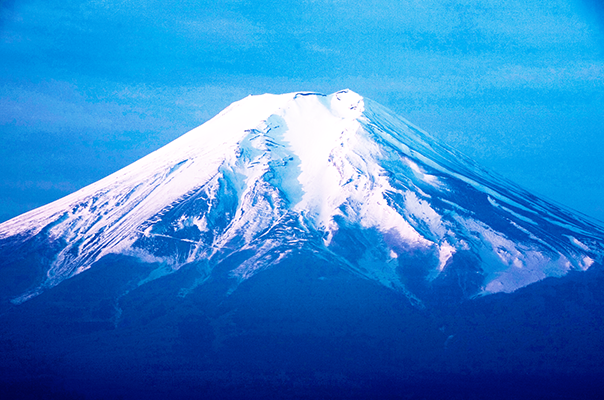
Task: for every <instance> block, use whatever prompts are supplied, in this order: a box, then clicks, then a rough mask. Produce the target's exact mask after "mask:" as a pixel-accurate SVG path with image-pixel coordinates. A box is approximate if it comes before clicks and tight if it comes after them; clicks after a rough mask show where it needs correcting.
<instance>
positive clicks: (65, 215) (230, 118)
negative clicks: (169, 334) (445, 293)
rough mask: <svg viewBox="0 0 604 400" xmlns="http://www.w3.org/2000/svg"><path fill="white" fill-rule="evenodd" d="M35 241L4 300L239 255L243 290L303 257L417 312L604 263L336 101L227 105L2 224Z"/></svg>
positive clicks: (432, 145)
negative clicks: (96, 277) (345, 272)
mask: <svg viewBox="0 0 604 400" xmlns="http://www.w3.org/2000/svg"><path fill="white" fill-rule="evenodd" d="M35 237H37V238H43V240H42V242H43V243H44V245H48V246H50V247H51V248H52V249H54V250H53V253H52V257H48V259H47V261H46V264H45V265H43V271H44V274H45V276H44V277H43V279H42V283H41V284H37V285H35V286H34V287H30V288H29V289H28V290H27V291H26V292H25V293H23V294H21V295H19V296H17V297H15V298H14V299H13V302H14V303H16V304H18V303H20V302H23V301H25V300H27V299H28V298H30V297H32V296H35V295H36V294H38V293H40V292H41V291H42V290H44V289H45V288H49V287H53V286H55V285H57V284H59V283H60V282H62V281H63V280H65V279H68V278H70V277H72V276H74V275H76V274H79V273H81V272H83V271H85V270H87V269H89V268H91V267H94V263H95V262H96V261H98V260H100V259H101V258H102V257H103V256H105V255H107V254H112V253H118V254H126V255H131V256H136V257H138V258H140V259H141V260H144V261H149V262H159V263H160V265H161V267H159V269H158V270H156V271H154V272H153V273H151V274H150V275H149V277H148V278H147V279H145V280H143V281H141V282H140V284H141V285H142V284H144V283H146V282H148V281H151V280H153V279H156V278H157V277H160V276H162V275H165V274H169V273H171V272H174V271H176V270H178V269H179V268H181V267H182V266H183V265H187V264H191V263H199V264H200V265H204V266H205V267H204V268H206V270H207V271H206V274H207V276H210V275H211V274H212V269H213V266H215V265H217V264H218V263H219V262H221V261H223V260H225V259H227V258H228V257H232V256H233V255H235V254H239V255H240V257H241V262H239V263H238V264H237V266H236V267H235V268H234V269H232V270H231V271H230V275H231V277H232V278H233V281H234V282H240V281H242V280H245V279H248V278H249V277H251V276H253V275H254V274H256V273H258V272H259V271H261V270H263V269H265V268H268V267H271V266H276V265H277V264H278V263H279V261H280V260H282V259H283V258H285V257H290V256H292V255H293V254H294V253H295V250H296V249H300V248H302V247H304V248H308V249H312V251H314V252H316V253H317V254H322V256H323V257H328V258H330V259H332V260H333V262H334V263H337V264H338V265H341V266H342V267H343V268H346V269H349V270H351V271H354V272H355V273H357V274H359V275H362V276H364V277H366V278H368V279H373V280H376V281H378V282H380V283H381V284H383V285H386V286H388V287H391V288H393V289H394V290H400V291H403V292H404V293H406V294H407V295H408V296H409V298H410V299H412V300H414V301H418V302H419V301H421V300H420V297H422V295H421V294H422V293H424V292H425V291H430V290H432V291H433V290H438V285H439V284H445V283H447V282H456V283H455V284H457V285H460V287H461V289H460V290H462V291H463V295H464V296H466V297H469V296H475V295H479V294H488V293H495V292H511V291H514V290H516V289H518V288H520V287H523V286H526V285H528V284H530V283H533V282H536V281H538V280H541V279H544V278H546V277H549V276H563V275H565V274H566V273H567V272H569V271H570V270H586V269H588V268H589V267H590V266H591V265H592V264H593V263H594V262H601V260H602V255H603V254H604V247H603V245H602V243H604V242H603V240H602V239H603V238H604V230H603V228H602V227H600V226H599V225H598V224H597V223H595V222H591V221H589V220H588V219H587V218H585V217H581V216H577V215H575V214H573V213H572V212H569V211H566V210H564V209H563V208H562V207H560V206H557V205H554V204H551V203H549V202H547V201H544V200H542V199H539V198H538V197H536V196H534V195H532V194H530V193H528V192H526V191H524V190H523V189H521V188H519V187H517V186H515V185H514V184H512V183H510V182H508V181H506V180H504V179H502V178H501V177H498V176H496V175H494V174H491V173H489V172H487V171H485V170H483V169H481V168H480V167H478V166H477V165H475V164H474V163H473V162H472V161H470V160H468V159H467V158H465V157H464V156H462V155H460V154H459V153H457V152H455V151H453V150H451V149H448V148H447V147H446V146H444V145H441V144H439V143H437V142H436V141H435V140H434V139H433V138H431V137H430V136H429V135H428V134H426V133H425V132H423V131H421V130H420V129H418V128H417V127H415V126H413V125H412V124H410V123H409V122H407V121H405V120H403V119H401V118H399V117H397V116H396V115H394V114H393V113H392V112H391V111H389V110H387V109H385V108H384V107H382V106H380V105H378V104H376V103H374V102H372V101H370V100H367V99H364V98H362V97H361V96H359V95H358V94H356V93H354V92H351V91H349V90H344V91H341V92H337V93H334V94H332V95H329V96H325V95H321V94H316V93H290V94H284V95H270V94H266V95H261V96H249V97H247V98H245V99H243V100H241V101H238V102H236V103H233V104H232V105H231V106H229V107H228V108H226V109H225V110H224V111H222V112H221V113H220V114H219V115H217V116H216V117H214V118H213V119H212V120H210V121H208V122H207V123H205V124H203V125H201V126H200V127H198V128H196V129H193V130H192V131H190V132H188V133H186V134H185V135H183V136H181V137H180V138H178V139H177V140H175V141H173V142H171V143H170V144H168V145H166V146H165V147H163V148H161V149H159V150H157V151H155V152H154V153H151V154H149V155H148V156H146V157H144V158H142V159H140V160H139V161H137V162H135V163H133V164H131V165H129V166H127V167H126V168H124V169H122V170H120V171H118V172H116V173H114V174H112V175H110V176H108V177H106V178H104V179H102V180H100V181H98V182H96V183H94V184H92V185H90V186H87V187H85V188H83V189H81V190H79V191H77V192H75V193H73V194H71V195H69V196H66V197H64V198H62V199H60V200H57V201H55V202H53V203H51V204H48V205H46V206H44V207H41V208H38V209H36V210H33V211H30V212H28V213H26V214H23V215H21V216H18V217H16V218H14V219H12V220H10V221H7V222H5V223H3V224H0V245H1V244H2V243H3V242H4V243H9V242H10V243H14V242H15V241H18V242H23V243H25V242H27V241H28V240H31V239H32V238H35ZM38 242H39V241H38ZM200 284H203V282H202V281H200V282H196V283H195V284H194V285H200ZM235 287H236V285H235V286H234V288H235ZM185 289H186V288H183V290H185ZM190 289H191V288H188V289H186V290H190ZM186 290H185V293H186ZM233 290H234V289H233Z"/></svg>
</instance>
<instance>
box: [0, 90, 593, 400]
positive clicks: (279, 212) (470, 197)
mask: <svg viewBox="0 0 604 400" xmlns="http://www.w3.org/2000/svg"><path fill="white" fill-rule="evenodd" d="M603 239H604V228H603V227H602V226H601V225H600V223H599V222H596V221H592V220H590V219H589V218H588V217H585V216H581V215H578V214H577V213H574V212H572V211H569V210H566V209H565V208H564V207H562V206H559V205H556V204H553V203H552V202H549V201H546V200H543V199H541V198H539V197H537V196H535V195H533V194H531V193H529V192H527V191H526V190H524V189H521V188H520V187H518V186H516V185H514V184H513V183H511V182H509V181H507V180H505V179H503V178H501V177H499V176H497V175H495V174H493V173H490V172H488V171H486V170H484V169H482V168H480V167H479V166H478V165H476V164H475V163H474V162H472V161H471V160H469V159H467V158H466V157H464V156H463V155H461V154H460V153H458V152H456V151H455V150H453V149H450V148H448V147H447V146H446V145H443V144H440V143H438V142H437V141H436V140H434V139H433V138H432V137H430V136H429V135H428V134H427V133H425V132H423V131H422V130H420V129H419V128H417V127H415V126H413V125H412V124H411V123H409V122H408V121H406V120H404V119H402V118H400V117H397V116H396V115H394V114H393V113H392V112H391V111H389V110H387V109H386V108H384V107H382V106H380V105H379V104H377V103H375V102H373V101H371V100H368V99H364V98H363V97H361V96H359V95H358V94H356V93H354V92H351V91H349V90H344V91H340V92H337V93H334V94H332V95H329V96H325V95H321V94H317V93H291V94H284V95H268V94H267V95H262V96H250V97H247V98H245V99H243V100H241V101H239V102H236V103H233V104H232V105H231V106H229V107H228V108H227V109H225V110H224V111H222V112H221V113H220V114H219V115H217V116H216V117H215V118H213V119H212V120H210V121H208V122H207V123H205V124H204V125H202V126H200V127H198V128H196V129H194V130H192V131H190V132H188V133H186V134H185V135H183V136H181V137H180V138H178V139H177V140H175V141H173V142H172V143H170V144H168V145H166V146H165V147H163V148H161V149H159V150H157V151H155V152H154V153H151V154H150V155H148V156H146V157H144V158H142V159H140V160H139V161H137V162H135V163H133V164H131V165H129V166H127V167H126V168H124V169H122V170H120V171H118V172H116V173H114V174H112V175H110V176H108V177H106V178H104V179H102V180H100V181H98V182H96V183H93V184H92V185H90V186H87V187H85V188H83V189H81V190H79V191H77V192H75V193H73V194H71V195H69V196H66V197H65V198H62V199H60V200H57V201H55V202H53V203H51V204H48V205H46V206H44V207H41V208H38V209H36V210H33V211H30V212H28V213H26V214H23V215H21V216H18V217H16V218H14V219H12V220H9V221H6V222H4V223H2V224H0V320H2V321H0V322H2V328H0V338H1V339H0V350H2V351H3V353H4V354H5V355H6V356H7V357H6V359H8V360H12V361H11V362H8V363H6V364H5V366H4V367H2V368H3V370H2V368H0V372H2V373H3V374H2V375H3V376H4V378H3V380H2V382H3V383H4V386H5V387H6V389H5V392H6V393H7V394H10V395H11V396H13V397H15V396H16V397H19V396H21V397H24V398H25V397H27V396H31V397H35V398H40V396H41V395H42V393H44V395H46V396H54V395H55V394H56V397H57V398H65V397H66V396H70V395H73V396H75V397H77V396H88V397H90V398H107V397H116V396H118V395H119V396H125V397H128V398H129V397H141V395H142V394H144V397H154V396H157V397H158V398H160V397H161V398H163V397H165V396H166V395H168V394H169V395H170V396H172V397H175V396H176V397H177V398H178V397H182V398H191V397H193V396H197V395H202V394H203V396H204V397H206V398H207V397H210V398H211V397H221V396H227V397H246V398H250V397H254V396H258V397H265V396H266V395H267V394H271V393H272V394H274V393H275V391H277V390H278V391H279V392H280V393H281V394H282V397H297V398H299V397H316V395H317V393H323V394H329V396H326V397H350V396H352V397H354V396H359V397H362V398H367V397H376V398H377V397H380V398H383V397H388V396H392V397H397V396H400V395H401V393H410V395H414V396H424V398H425V397H430V396H433V397H434V398H436V397H441V394H442V393H441V392H439V391H440V390H442V391H444V392H446V393H449V394H451V395H453V394H455V393H457V394H458V395H459V397H460V398H471V397H468V394H469V393H472V394H473V396H478V392H476V391H475V390H474V388H475V387H476V385H478V384H482V385H484V377H485V376H488V377H489V381H490V382H491V383H490V384H489V385H490V386H488V385H487V386H483V389H485V388H487V387H488V388H489V389H492V388H497V390H498V391H499V392H501V393H503V394H502V396H504V397H502V398H508V397H509V395H514V396H515V397H518V396H519V395H520V394H519V393H516V392H514V390H515V389H514V388H513V387H512V386H514V385H511V386H510V384H509V382H511V380H518V379H525V382H524V383H525V384H526V383H530V384H531V385H529V386H530V387H531V388H533V389H527V391H525V392H522V393H521V394H522V395H526V397H527V398H528V397H534V396H535V395H536V394H542V393H543V391H544V390H546V392H547V391H549V392H548V393H549V397H548V398H551V397H552V396H554V395H555V396H566V395H567V392H568V391H570V392H569V393H572V395H573V396H577V395H578V396H579V397H581V396H584V397H586V398H587V397H590V396H591V395H592V394H594V393H595V392H596V391H597V390H599V389H600V387H599V386H598V385H599V383H598V382H600V381H601V379H598V378H600V377H601V374H602V372H603V371H604V366H603V365H602V362H601V361H600V360H602V359H604V358H602V357H601V356H602V355H604V354H602V353H603V350H602V346H601V345H602V340H603V339H604V335H603V334H602V332H601V328H600V326H603V325H602V322H604V314H603V313H602V311H600V310H601V308H602V307H601V306H602V304H603V303H602V301H604V299H603V296H602V294H601V290H600V287H601V286H600V283H602V260H603V255H604V240H603ZM588 355H589V356H588ZM435 374H437V375H439V376H441V377H442V379H440V378H439V379H435V377H434V376H435ZM559 377H562V378H559ZM577 377H581V379H580V380H579V381H578V380H577ZM591 378H593V379H591ZM568 380H573V381H574V382H580V384H578V383H577V384H575V385H565V384H563V382H567V381H568ZM586 380H587V381H586ZM108 382H112V383H111V384H108ZM150 382H154V383H153V384H150ZM535 382H539V383H538V384H536V383H535ZM469 388H472V390H469ZM544 388H547V389H544ZM596 389H597V390H596ZM506 390H507V391H506ZM510 390H511V392H510ZM1 393H2V392H0V394H1ZM453 398H456V397H453ZM474 398H481V397H474Z"/></svg>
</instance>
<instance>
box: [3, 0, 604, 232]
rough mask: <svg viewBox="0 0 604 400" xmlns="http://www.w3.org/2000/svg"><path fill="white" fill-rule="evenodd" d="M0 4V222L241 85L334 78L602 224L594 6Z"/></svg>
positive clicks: (601, 70)
mask: <svg viewBox="0 0 604 400" xmlns="http://www.w3.org/2000/svg"><path fill="white" fill-rule="evenodd" d="M543 3H547V4H543ZM0 4H1V6H0V7H1V8H0V221H3V220H6V219H8V218H11V217H13V216H16V215H18V214H20V213H22V212H25V211H27V210H29V209H32V208H35V207H37V206H40V205H43V204H45V203H47V202H49V201H52V200H54V199H57V198H59V197H61V196H63V195H66V194H68V193H70V192H72V191H74V190H76V189H78V188H80V187H82V186H84V185H86V184H89V183H91V182H93V181H95V180H98V179H100V178H102V177H104V176H106V175H108V174H109V173H111V172H114V171H115V170H117V169H119V168H121V167H123V166H125V165H127V164H129V163H130V162H132V161H134V160H136V159H138V158H140V157H141V156H143V155H145V154H147V153H149V152H151V151H153V150H155V149H157V148H159V147H161V146H162V145H164V144H166V143H168V142H169V141H171V140H172V139H174V138H176V137H178V136H179V135H181V134H183V133H185V132H186V131H188V130H189V129H192V128H194V127H195V126H198V125H200V124H201V123H203V122H205V121H206V120H208V119H209V118H211V117H212V116H213V115H215V114H216V113H218V112H219V111H220V110H221V109H223V108H224V107H226V106H227V105H228V104H230V103H231V102H233V101H235V100H238V99H240V98H243V97H245V96H247V95H248V94H260V93H265V92H271V93H283V92H291V91H298V90H313V91H319V92H324V93H331V92H334V91H337V90H340V89H344V88H350V89H352V90H354V91H356V92H358V93H360V94H361V95H364V96H366V97H369V98H372V99H374V100H376V101H378V102H380V103H382V104H383V105H385V106H387V107H389V108H391V109H393V110H394V111H396V112H398V113H399V114H400V115H402V116H403V117H405V118H407V119H409V120H411V121H412V122H414V123H415V124H417V125H418V126H420V127H422V128H423V129H425V130H427V131H428V132H430V133H431V134H432V135H433V136H434V137H436V138H438V139H440V140H442V141H444V142H446V143H448V144H450V145H452V146H453V147H456V148H458V149H459V150H460V151H462V152H464V153H466V154H467V155H468V156H470V157H472V158H474V159H475V160H476V161H478V162H479V163H481V164H482V165H484V166H485V167H487V168H489V169H491V170H494V171H496V172H498V173H500V174H501V175H503V176H505V177H507V178H509V179H511V180H513V181H515V182H517V183H519V184H521V185H522V186H524V187H525V188H527V189H529V190H532V191H533V192H535V193H537V194H540V195H544V196H546V197H548V198H550V199H553V200H555V201H557V202H559V203H562V204H564V205H567V206H569V207H572V208H574V209H576V210H579V211H581V212H583V213H585V214H587V215H590V216H592V217H595V218H598V219H600V220H603V221H604V202H603V201H602V199H604V163H603V161H602V160H603V158H604V157H603V156H604V25H603V24H602V21H603V20H604V7H603V6H602V5H601V4H600V2H599V1H596V0H581V1H579V0H572V1H570V0H551V1H547V2H543V1H536V0H522V1H503V0H502V1H494V0H449V1H436V0H409V1H381V0H373V1H363V0H355V1H349V0H308V1H297V2H284V1H245V0H223V1H215V2H209V1H187V0H180V1H171V0H163V1H159V0H139V1H126V0H62V1H56V0H44V1H41V0H8V1H5V0H4V1H1V2H0Z"/></svg>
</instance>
